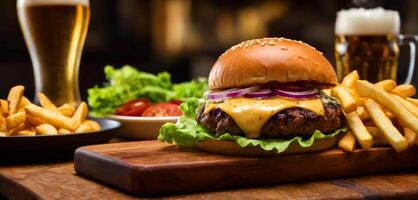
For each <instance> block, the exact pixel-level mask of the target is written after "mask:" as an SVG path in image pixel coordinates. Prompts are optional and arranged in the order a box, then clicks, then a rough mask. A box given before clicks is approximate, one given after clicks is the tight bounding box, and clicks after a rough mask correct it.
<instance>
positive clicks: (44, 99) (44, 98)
mask: <svg viewBox="0 0 418 200" xmlns="http://www.w3.org/2000/svg"><path fill="white" fill-rule="evenodd" d="M38 98H39V103H40V104H41V106H42V107H43V108H45V109H48V110H51V111H57V110H58V109H57V106H55V105H54V103H52V102H51V100H49V98H48V97H47V96H46V95H45V94H44V93H42V92H39V93H38Z"/></svg>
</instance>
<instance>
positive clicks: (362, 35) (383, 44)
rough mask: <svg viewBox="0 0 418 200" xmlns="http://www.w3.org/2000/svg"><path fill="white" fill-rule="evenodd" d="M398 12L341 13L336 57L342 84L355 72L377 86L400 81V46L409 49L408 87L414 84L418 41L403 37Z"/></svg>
mask: <svg viewBox="0 0 418 200" xmlns="http://www.w3.org/2000/svg"><path fill="white" fill-rule="evenodd" d="M399 32H400V17H399V13H398V12H397V11H392V10H384V9H383V8H375V9H363V8H355V9H349V10H342V11H339V12H338V13H337V20H336V23H335V57H336V63H337V74H338V78H339V79H340V80H341V79H342V78H343V77H344V76H345V75H347V74H348V73H350V72H351V71H353V70H357V71H358V73H359V75H360V78H361V79H366V80H369V81H371V82H377V81H380V80H384V79H393V80H396V75H397V71H398V58H399V45H409V47H410V60H409V68H408V73H407V76H406V79H405V83H410V82H411V81H412V77H413V73H414V68H415V57H416V47H417V44H418V43H417V37H416V36H414V35H401V34H399Z"/></svg>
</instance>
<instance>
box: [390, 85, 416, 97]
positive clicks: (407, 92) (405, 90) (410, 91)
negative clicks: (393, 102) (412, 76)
mask: <svg viewBox="0 0 418 200" xmlns="http://www.w3.org/2000/svg"><path fill="white" fill-rule="evenodd" d="M390 92H391V93H393V94H397V95H399V96H401V97H404V98H405V97H411V96H414V95H415V93H416V90H415V87H414V86H413V85H409V84H403V85H398V86H396V88H395V89H393V90H392V91H390Z"/></svg>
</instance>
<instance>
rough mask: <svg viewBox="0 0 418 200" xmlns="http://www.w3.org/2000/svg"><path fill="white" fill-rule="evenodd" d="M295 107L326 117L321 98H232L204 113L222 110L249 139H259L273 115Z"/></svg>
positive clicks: (207, 107) (207, 105)
mask: <svg viewBox="0 0 418 200" xmlns="http://www.w3.org/2000/svg"><path fill="white" fill-rule="evenodd" d="M294 107H299V108H304V109H306V110H310V111H312V112H314V113H316V114H317V115H324V107H323V105H322V102H321V100H320V99H319V98H315V99H301V100H298V99H286V98H270V99H251V98H231V99H226V100H225V101H224V102H222V103H207V104H206V107H205V110H204V112H205V114H207V113H209V112H210V111H211V110H213V109H215V108H220V109H221V110H222V111H224V112H225V113H227V114H228V115H229V116H230V117H232V119H234V121H235V123H236V124H237V125H238V126H239V127H240V128H241V130H242V131H243V132H244V134H245V136H246V137H247V138H258V137H260V132H261V128H262V127H263V125H264V124H265V123H266V122H267V121H268V120H269V119H270V118H271V117H272V116H273V115H275V114H276V113H278V112H280V111H282V110H285V109H288V108H294Z"/></svg>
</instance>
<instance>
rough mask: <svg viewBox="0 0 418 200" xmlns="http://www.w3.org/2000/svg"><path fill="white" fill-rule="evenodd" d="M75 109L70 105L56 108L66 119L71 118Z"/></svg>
mask: <svg viewBox="0 0 418 200" xmlns="http://www.w3.org/2000/svg"><path fill="white" fill-rule="evenodd" d="M74 111H75V108H74V107H72V106H71V105H70V104H68V103H66V104H64V105H62V106H60V107H59V108H58V112H60V113H61V114H63V115H64V116H66V117H71V116H73V114H74Z"/></svg>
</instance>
